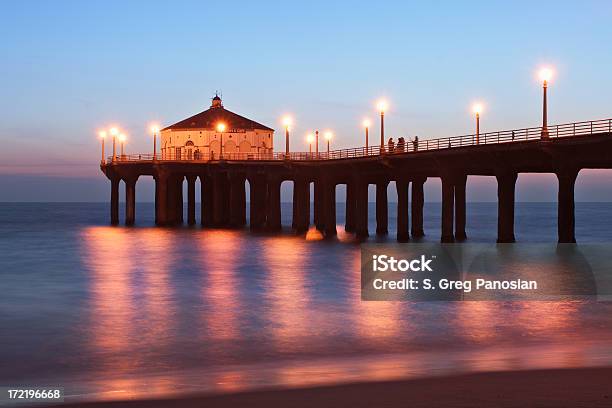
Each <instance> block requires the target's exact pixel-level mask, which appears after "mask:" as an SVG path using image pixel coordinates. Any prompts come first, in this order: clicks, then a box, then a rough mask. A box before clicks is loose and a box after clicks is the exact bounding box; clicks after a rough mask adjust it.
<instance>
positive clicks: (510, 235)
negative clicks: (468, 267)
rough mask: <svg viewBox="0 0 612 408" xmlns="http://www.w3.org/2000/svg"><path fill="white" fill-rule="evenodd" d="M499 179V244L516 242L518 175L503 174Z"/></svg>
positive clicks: (498, 176) (499, 175)
mask: <svg viewBox="0 0 612 408" xmlns="http://www.w3.org/2000/svg"><path fill="white" fill-rule="evenodd" d="M496 178H497V242H498V243H510V242H515V238H514V191H515V187H516V178H517V174H516V173H515V172H506V173H501V174H498V175H497V176H496Z"/></svg>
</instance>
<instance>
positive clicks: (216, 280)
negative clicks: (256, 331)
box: [196, 230, 243, 339]
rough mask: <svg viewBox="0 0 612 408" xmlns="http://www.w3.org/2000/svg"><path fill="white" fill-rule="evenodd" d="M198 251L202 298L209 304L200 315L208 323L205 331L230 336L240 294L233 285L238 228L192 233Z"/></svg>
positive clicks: (235, 329) (235, 282)
mask: <svg viewBox="0 0 612 408" xmlns="http://www.w3.org/2000/svg"><path fill="white" fill-rule="evenodd" d="M196 236H197V239H198V247H199V248H200V251H198V255H199V256H200V261H201V263H202V264H203V265H204V266H203V268H202V270H203V271H206V276H205V277H204V278H205V282H204V293H203V295H204V299H205V301H206V302H207V303H208V304H209V305H210V310H207V311H206V312H205V315H204V316H203V318H204V319H205V324H206V326H207V327H208V333H207V335H208V336H210V337H212V338H217V339H231V338H235V337H237V336H238V335H239V331H240V327H239V322H238V317H239V313H240V294H239V292H238V289H237V288H236V286H237V285H238V284H239V279H238V277H237V276H236V266H237V259H236V256H235V254H237V253H238V252H239V251H240V248H241V240H242V239H243V238H242V237H241V235H240V233H239V232H237V231H228V230H212V231H206V232H201V233H198V234H196Z"/></svg>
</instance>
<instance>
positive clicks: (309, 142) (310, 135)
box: [306, 133, 314, 157]
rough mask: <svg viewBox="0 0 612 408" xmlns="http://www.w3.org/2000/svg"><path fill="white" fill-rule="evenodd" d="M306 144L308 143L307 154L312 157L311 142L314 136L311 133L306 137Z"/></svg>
mask: <svg viewBox="0 0 612 408" xmlns="http://www.w3.org/2000/svg"><path fill="white" fill-rule="evenodd" d="M306 142H308V154H309V156H310V157H312V142H314V136H313V135H312V133H309V134H308V135H306Z"/></svg>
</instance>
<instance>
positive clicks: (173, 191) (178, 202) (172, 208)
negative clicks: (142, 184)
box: [167, 176, 184, 224]
mask: <svg viewBox="0 0 612 408" xmlns="http://www.w3.org/2000/svg"><path fill="white" fill-rule="evenodd" d="M183 177H184V176H170V177H169V178H168V189H167V208H168V224H182V223H183Z"/></svg>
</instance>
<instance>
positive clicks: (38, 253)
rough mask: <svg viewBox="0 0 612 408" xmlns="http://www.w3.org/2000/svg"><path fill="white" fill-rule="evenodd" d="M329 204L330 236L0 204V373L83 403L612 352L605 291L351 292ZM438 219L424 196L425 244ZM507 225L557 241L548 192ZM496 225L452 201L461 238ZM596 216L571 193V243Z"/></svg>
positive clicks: (351, 266) (7, 381)
mask: <svg viewBox="0 0 612 408" xmlns="http://www.w3.org/2000/svg"><path fill="white" fill-rule="evenodd" d="M338 207H339V208H338V209H339V214H338V222H339V228H338V230H339V234H338V239H337V240H334V241H331V242H330V241H321V240H318V239H317V234H316V233H314V232H310V233H309V234H308V235H307V236H295V235H293V234H292V233H291V231H290V229H289V228H288V226H289V225H290V224H291V214H290V212H291V206H290V205H283V223H284V225H285V227H286V230H285V232H284V233H282V234H278V235H265V234H260V235H255V234H251V233H249V232H248V231H246V230H245V231H233V230H203V229H201V228H200V227H197V228H188V227H182V228H167V229H166V228H164V229H161V228H154V227H153V204H147V203H145V204H139V205H138V207H137V225H136V226H135V227H133V228H126V227H109V226H108V207H107V205H106V204H0V385H26V384H27V385H39V386H40V385H55V386H63V387H64V388H65V390H66V393H67V394H68V395H69V397H70V398H72V399H88V400H93V399H122V398H136V397H153V396H160V395H171V394H183V393H192V392H231V391H236V390H243V389H249V388H257V387H268V386H304V385H310V384H331V383H337V382H349V381H364V380H387V379H396V378H410V377H421V376H431V375H440V374H446V373H455V372H471V371H482V370H507V369H524V368H549V367H574V366H594V365H609V364H612V303H597V302H594V301H571V302H542V301H539V302H421V303H410V302H362V301H361V300H360V271H359V244H357V243H356V242H354V241H353V240H352V239H351V237H350V236H349V235H347V234H345V233H344V232H343V230H342V228H341V226H340V225H341V224H343V220H344V214H343V208H342V207H343V206H341V205H339V206H338ZM439 214H440V206H439V204H428V205H426V208H425V232H426V234H427V237H426V241H427V240H428V241H432V242H435V241H437V240H438V239H439V231H440V228H439V224H440V222H439V219H440V217H439ZM389 218H390V227H391V228H390V229H391V231H390V235H389V238H388V239H389V240H390V241H393V239H394V225H395V214H394V211H391V212H390V217H389ZM516 223H517V228H516V235H517V239H518V240H519V241H523V242H550V243H551V245H553V244H554V243H555V242H556V207H555V205H554V204H546V203H542V204H518V205H517V216H516ZM496 225H497V220H496V204H494V203H473V204H469V205H468V229H467V232H468V236H469V237H470V241H471V242H494V241H495V237H496ZM611 225H612V204H610V203H589V204H586V203H578V204H577V210H576V226H577V228H576V231H577V234H576V235H577V239H578V240H579V241H580V242H612V230H611V229H610V226H611ZM370 231H375V221H374V207H373V206H371V207H370ZM372 235H373V234H372ZM377 240H380V238H376V237H375V236H372V237H371V238H370V241H371V242H375V241H377Z"/></svg>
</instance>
